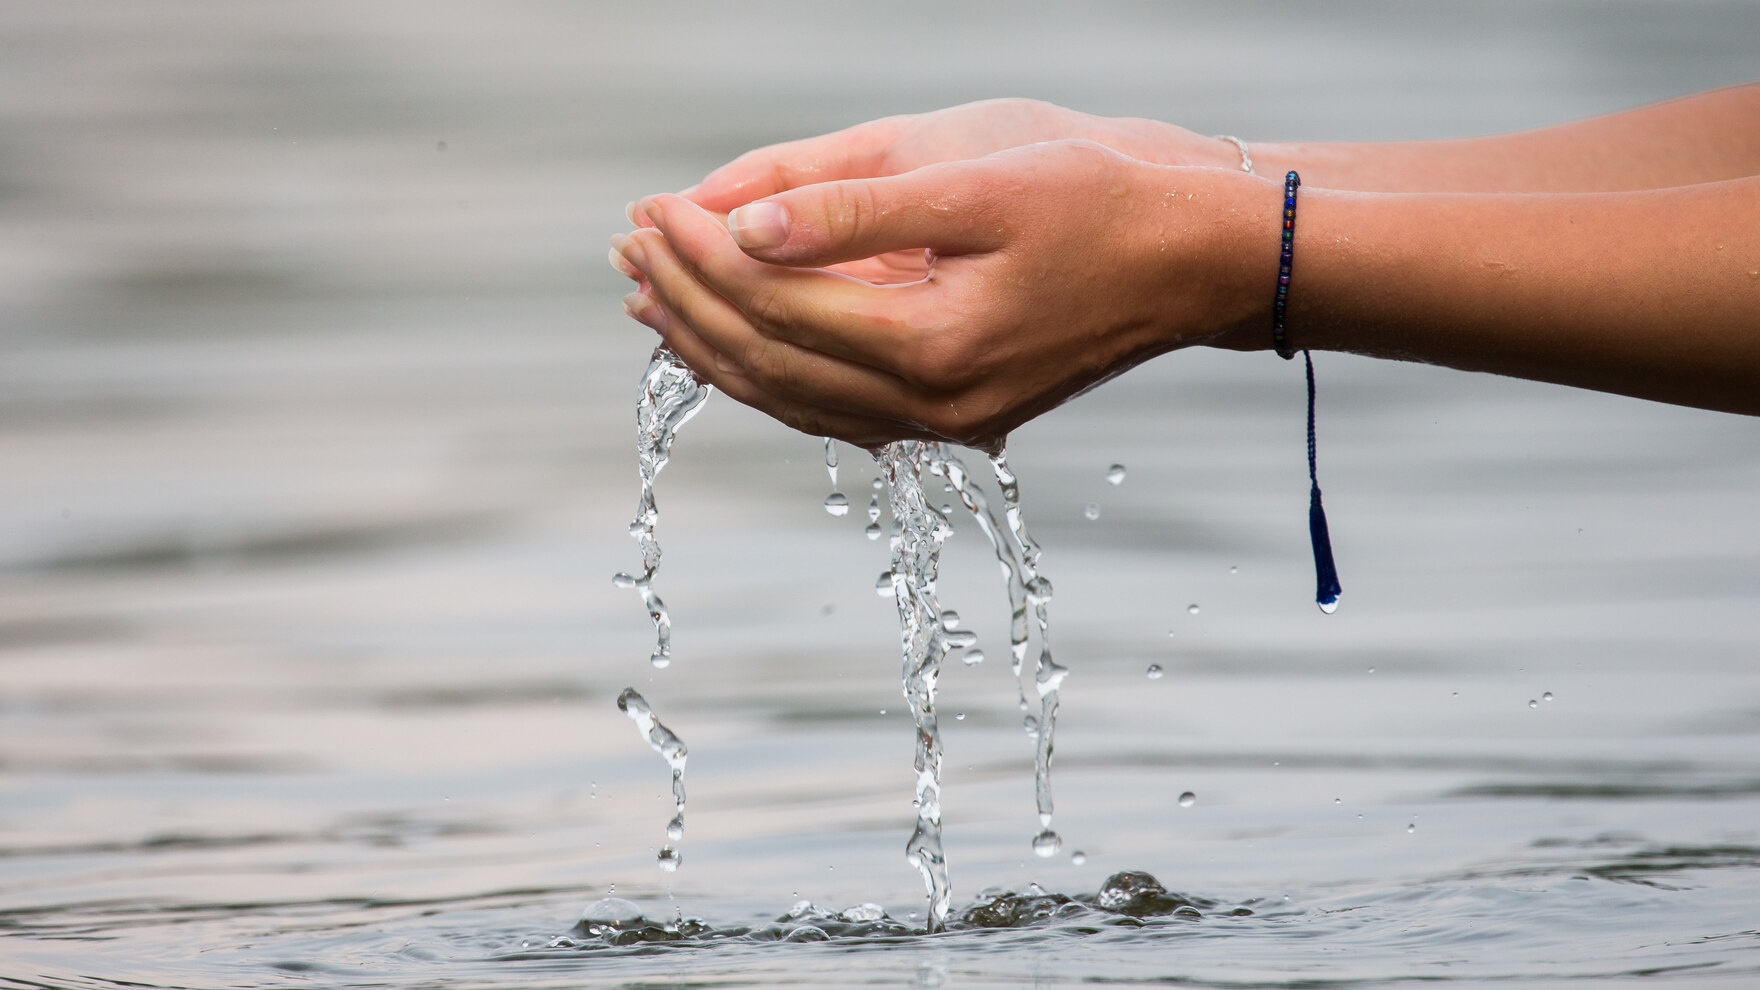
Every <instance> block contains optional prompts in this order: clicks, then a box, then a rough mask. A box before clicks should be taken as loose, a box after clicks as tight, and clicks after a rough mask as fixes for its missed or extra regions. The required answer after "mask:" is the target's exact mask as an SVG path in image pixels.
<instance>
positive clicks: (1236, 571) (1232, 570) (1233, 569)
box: [1228, 564, 1241, 574]
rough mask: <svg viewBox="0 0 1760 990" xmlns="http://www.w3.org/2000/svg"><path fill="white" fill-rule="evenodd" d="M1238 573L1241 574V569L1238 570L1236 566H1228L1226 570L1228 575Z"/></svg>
mask: <svg viewBox="0 0 1760 990" xmlns="http://www.w3.org/2000/svg"><path fill="white" fill-rule="evenodd" d="M1240 572H1241V569H1240V568H1239V567H1237V566H1235V565H1233V564H1231V565H1229V568H1228V573H1230V574H1239V573H1240Z"/></svg>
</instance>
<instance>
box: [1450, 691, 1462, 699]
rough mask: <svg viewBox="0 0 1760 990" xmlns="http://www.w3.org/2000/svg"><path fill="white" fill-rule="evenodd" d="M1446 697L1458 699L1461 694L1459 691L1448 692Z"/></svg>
mask: <svg viewBox="0 0 1760 990" xmlns="http://www.w3.org/2000/svg"><path fill="white" fill-rule="evenodd" d="M1448 696H1449V697H1450V698H1458V697H1460V696H1461V693H1460V692H1459V691H1450V692H1448Z"/></svg>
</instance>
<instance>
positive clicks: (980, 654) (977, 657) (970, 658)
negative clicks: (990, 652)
mask: <svg viewBox="0 0 1760 990" xmlns="http://www.w3.org/2000/svg"><path fill="white" fill-rule="evenodd" d="M960 659H961V660H962V661H964V662H965V665H966V666H968V667H976V666H977V665H978V664H981V663H983V662H984V651H983V650H980V649H978V648H977V647H973V648H971V649H969V650H967V651H966V652H965V654H964V655H962V656H961V657H960Z"/></svg>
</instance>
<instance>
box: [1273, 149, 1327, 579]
mask: <svg viewBox="0 0 1760 990" xmlns="http://www.w3.org/2000/svg"><path fill="white" fill-rule="evenodd" d="M1301 184H1302V177H1301V176H1299V175H1297V174H1296V173H1295V172H1293V171H1292V172H1290V173H1289V174H1288V175H1286V176H1284V177H1283V255H1282V257H1281V258H1280V259H1279V261H1278V263H1277V299H1276V300H1275V301H1274V302H1273V303H1272V304H1271V346H1272V347H1273V348H1275V349H1276V351H1277V356H1278V357H1281V358H1284V359H1286V360H1287V359H1289V358H1292V357H1295V356H1296V352H1295V351H1294V350H1293V349H1291V348H1290V346H1289V341H1288V340H1286V339H1285V338H1284V323H1283V317H1284V309H1285V308H1286V305H1287V303H1288V301H1289V267H1290V259H1291V257H1292V256H1293V254H1294V246H1295V239H1296V189H1297V188H1298V187H1300V186H1301ZM1302 361H1303V363H1304V364H1306V365H1307V373H1308V539H1309V541H1310V542H1312V543H1313V544H1314V601H1315V603H1316V604H1318V605H1319V606H1320V611H1322V612H1326V613H1328V614H1330V613H1332V612H1335V611H1337V610H1338V596H1339V594H1340V593H1342V592H1343V590H1344V589H1343V588H1341V587H1339V584H1338V566H1337V565H1336V564H1334V563H1333V560H1332V535H1331V533H1330V532H1329V531H1328V530H1327V528H1326V507H1325V506H1324V505H1322V504H1321V503H1320V477H1319V472H1318V471H1317V470H1316V469H1315V456H1314V454H1315V449H1314V358H1313V355H1311V354H1309V353H1308V352H1307V351H1305V350H1304V351H1302Z"/></svg>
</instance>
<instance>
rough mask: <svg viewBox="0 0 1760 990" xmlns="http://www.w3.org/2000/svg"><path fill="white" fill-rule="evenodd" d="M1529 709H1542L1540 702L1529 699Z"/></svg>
mask: <svg viewBox="0 0 1760 990" xmlns="http://www.w3.org/2000/svg"><path fill="white" fill-rule="evenodd" d="M1528 707H1529V708H1539V707H1540V702H1538V701H1535V700H1534V699H1533V698H1529V699H1528Z"/></svg>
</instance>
